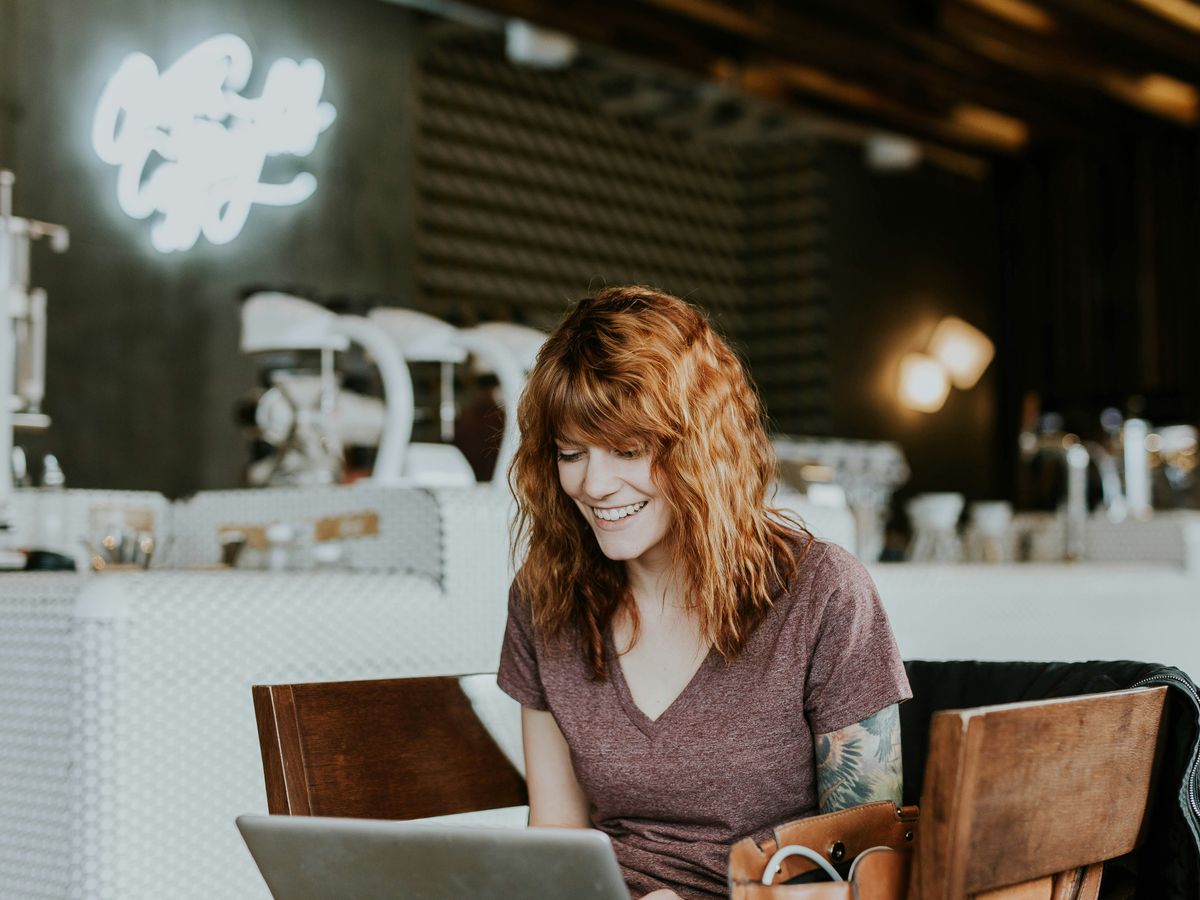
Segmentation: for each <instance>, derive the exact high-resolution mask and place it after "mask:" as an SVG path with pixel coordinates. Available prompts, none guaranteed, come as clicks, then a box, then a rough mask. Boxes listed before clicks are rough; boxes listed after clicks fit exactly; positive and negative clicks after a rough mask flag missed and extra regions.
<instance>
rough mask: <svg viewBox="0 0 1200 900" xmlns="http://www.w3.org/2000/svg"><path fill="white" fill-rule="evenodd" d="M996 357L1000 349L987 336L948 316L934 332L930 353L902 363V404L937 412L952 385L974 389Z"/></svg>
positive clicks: (900, 392) (960, 320)
mask: <svg viewBox="0 0 1200 900" xmlns="http://www.w3.org/2000/svg"><path fill="white" fill-rule="evenodd" d="M995 355H996V346H995V345H994V344H993V343H992V342H991V340H990V339H989V338H988V336H987V335H985V334H984V333H983V332H982V331H980V330H979V329H978V328H976V327H974V326H973V325H970V324H968V323H967V322H964V321H963V320H962V319H960V318H958V317H956V316H947V317H946V318H944V319H942V321H940V322H939V323H938V325H937V328H935V329H934V331H933V336H932V337H931V338H930V339H929V346H928V348H927V352H926V353H909V354H907V355H905V357H904V358H903V359H902V360H900V385H899V394H900V402H901V403H902V404H903V405H904V406H906V407H908V408H909V409H915V410H917V411H918V412H937V411H938V410H939V409H941V408H942V404H944V403H945V402H946V397H947V396H948V395H949V394H950V385H951V384H953V385H954V387H956V388H958V389H959V390H964V391H965V390H969V389H971V388H972V387H974V386H975V384H976V382H978V381H979V378H980V376H981V375H983V372H984V370H985V369H987V367H988V365H989V364H990V363H991V361H992V357H994V356H995Z"/></svg>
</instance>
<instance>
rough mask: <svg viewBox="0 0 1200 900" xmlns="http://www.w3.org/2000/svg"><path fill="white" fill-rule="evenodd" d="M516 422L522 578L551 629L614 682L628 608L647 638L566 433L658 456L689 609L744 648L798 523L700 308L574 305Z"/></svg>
mask: <svg viewBox="0 0 1200 900" xmlns="http://www.w3.org/2000/svg"><path fill="white" fill-rule="evenodd" d="M517 421H518V423H519V425H520V429H521V441H520V445H519V447H518V449H517V452H516V455H515V457H514V458H513V462H512V465H511V466H510V468H509V473H508V474H509V484H510V485H511V487H512V489H513V493H514V494H515V495H516V498H517V519H516V523H515V529H514V539H513V556H514V560H516V559H517V558H518V557H519V556H520V551H521V549H525V551H526V553H525V559H524V563H523V565H522V566H521V568H520V570H519V571H518V572H517V587H518V589H519V591H520V593H521V595H522V596H523V597H524V598H525V600H526V602H528V603H529V604H530V605H531V607H532V613H533V622H534V626H535V628H536V629H537V630H538V632H539V633H540V634H541V635H542V636H543V638H544V639H549V638H551V637H555V636H560V635H570V636H575V637H577V638H578V639H580V641H581V644H582V648H583V652H584V654H585V656H586V658H587V660H588V661H589V663H590V665H591V668H592V672H593V675H594V676H595V677H597V678H603V677H605V675H606V667H605V662H604V634H605V632H606V630H607V629H608V627H609V625H610V624H611V622H612V619H613V617H614V616H615V615H616V614H617V613H618V612H619V611H621V610H622V609H625V610H627V611H628V613H629V614H630V615H631V616H632V617H633V626H634V634H635V636H636V634H637V624H638V620H637V609H636V606H635V605H634V603H633V602H632V594H631V592H630V590H629V586H628V583H627V581H626V576H625V567H624V564H623V563H620V562H614V561H612V560H610V559H608V558H607V557H605V556H604V554H603V553H602V552H601V551H600V548H599V546H598V544H597V542H596V539H595V537H594V535H593V534H592V532H591V528H590V527H589V526H588V525H587V523H586V522H585V521H584V519H583V517H582V516H581V515H580V514H579V511H578V510H577V509H576V507H575V505H574V503H573V502H572V501H571V500H570V498H568V497H567V495H566V493H565V492H564V491H563V490H562V488H561V485H560V484H559V479H558V467H557V461H556V459H557V457H556V454H557V446H556V443H555V439H556V438H562V437H563V436H564V434H566V433H570V435H571V436H572V439H573V440H583V441H586V442H588V443H593V444H599V445H603V446H609V447H613V446H617V447H630V446H636V447H639V448H641V449H644V450H646V451H647V452H648V453H649V454H650V457H651V460H652V463H651V465H652V472H653V475H654V479H655V483H656V484H657V485H658V486H659V490H660V492H661V495H662V497H663V499H664V500H665V501H666V502H667V504H668V505H669V506H670V509H671V512H672V523H671V528H670V531H669V532H668V535H667V538H666V540H667V541H668V546H669V548H670V551H671V559H672V563H673V565H674V570H675V571H676V572H678V573H682V574H683V584H684V588H685V595H686V596H687V598H688V601H689V604H690V608H691V609H692V610H693V611H694V613H695V615H696V616H697V618H698V622H699V625H700V628H701V630H702V632H703V634H704V635H705V636H706V637H707V639H708V640H709V641H710V642H711V644H712V645H713V646H714V647H716V649H717V650H718V652H720V653H721V655H722V656H723V657H724V658H725V659H726V660H727V661H730V660H732V659H733V658H734V657H736V655H737V654H738V653H739V652H740V650H741V648H742V646H743V645H744V644H745V641H746V639H747V638H748V637H749V635H750V633H751V632H752V631H753V630H754V628H755V627H756V626H757V625H758V623H759V622H760V621H761V620H762V618H763V617H764V616H765V615H766V613H767V611H768V610H769V609H770V605H771V598H772V596H774V594H775V593H776V592H777V591H778V590H779V589H780V587H782V585H783V584H784V583H785V582H786V580H787V578H788V577H789V576H790V574H791V572H792V570H793V568H794V567H795V565H796V564H797V563H798V562H799V559H798V557H797V554H796V551H795V536H796V529H800V530H801V531H803V529H802V528H801V527H800V526H799V525H798V524H796V523H795V522H793V521H792V520H791V519H790V518H789V517H788V516H787V515H786V514H785V513H783V512H782V511H781V510H777V509H774V508H772V507H771V506H770V505H769V504H768V492H769V490H770V489H771V485H772V483H773V481H774V477H775V454H774V450H773V448H772V447H771V443H770V441H769V440H768V438H767V434H766V429H765V427H764V423H763V411H762V405H761V403H760V401H759V398H758V395H757V394H756V393H755V391H754V389H753V387H752V386H751V384H750V381H749V379H748V377H747V375H746V373H745V371H744V369H743V367H742V364H741V362H740V361H739V360H738V358H737V356H735V355H734V353H733V351H732V350H731V349H730V347H729V345H728V344H726V343H725V341H724V340H722V339H721V337H720V336H719V335H718V334H717V333H716V331H715V330H714V329H713V328H712V326H711V325H709V323H708V321H707V320H706V319H705V317H704V316H703V315H702V314H701V313H700V311H699V310H697V309H696V308H695V307H693V306H691V305H690V304H688V303H685V302H684V301H683V300H680V299H679V298H677V297H673V296H671V295H670V294H665V293H662V292H659V291H655V290H651V289H649V288H643V287H617V288H608V289H606V290H604V291H601V292H600V293H599V294H597V295H596V296H594V297H589V298H586V299H584V300H581V301H579V302H578V303H577V304H576V306H575V308H574V309H573V310H572V311H571V312H570V313H569V314H568V315H567V317H566V319H565V320H564V321H563V322H562V324H561V325H559V327H558V328H557V330H555V332H554V334H552V335H551V336H550V338H549V339H548V340H547V341H546V343H545V345H544V346H543V347H542V350H541V352H540V353H539V354H538V358H537V362H536V364H535V365H534V367H533V370H532V372H531V373H530V376H529V383H528V384H527V385H526V387H525V393H524V395H523V396H522V398H521V403H520V406H519V408H518V410H517ZM805 534H807V533H806V532H805ZM808 537H809V538H810V540H811V535H809V536H808ZM805 549H806V550H807V545H806V547H805Z"/></svg>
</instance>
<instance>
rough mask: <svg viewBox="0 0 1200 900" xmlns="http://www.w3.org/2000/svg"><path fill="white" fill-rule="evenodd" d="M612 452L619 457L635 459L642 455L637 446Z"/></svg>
mask: <svg viewBox="0 0 1200 900" xmlns="http://www.w3.org/2000/svg"><path fill="white" fill-rule="evenodd" d="M613 453H614V454H616V455H617V456H619V457H621V459H637V458H638V457H639V456H641V455H642V450H641V448H639V447H635V448H634V449H632V450H614V451H613Z"/></svg>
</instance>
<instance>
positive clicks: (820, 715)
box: [804, 545, 912, 734]
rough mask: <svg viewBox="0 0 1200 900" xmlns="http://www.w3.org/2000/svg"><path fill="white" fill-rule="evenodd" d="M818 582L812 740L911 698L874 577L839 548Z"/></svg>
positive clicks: (808, 707)
mask: <svg viewBox="0 0 1200 900" xmlns="http://www.w3.org/2000/svg"><path fill="white" fill-rule="evenodd" d="M821 565H822V566H823V567H825V568H826V571H825V572H822V573H821V574H820V577H819V578H818V579H817V581H818V583H819V584H821V586H822V590H823V591H824V592H825V598H824V603H823V604H820V605H819V606H818V608H819V610H820V614H819V620H818V621H817V622H816V623H815V639H814V643H813V645H812V651H811V654H810V656H809V667H808V678H807V686H806V689H805V697H804V711H805V714H806V715H807V717H808V721H809V725H810V727H811V728H812V732H813V734H828V733H830V732H832V731H837V730H839V729H841V728H845V727H846V726H848V725H853V724H854V723H855V722H861V721H862V720H863V719H865V718H867V717H868V716H870V715H873V714H874V713H877V712H879V710H881V709H883V708H884V707H885V706H890V705H891V704H893V703H899V702H900V701H902V700H907V699H909V698H910V697H911V696H912V691H911V690H910V689H909V686H908V677H907V676H906V675H905V674H904V662H903V660H902V659H901V657H900V650H899V648H898V647H897V646H896V638H895V636H894V635H893V634H892V626H891V624H890V623H889V622H888V617H887V612H886V611H885V610H884V608H883V601H882V600H880V598H879V591H878V590H877V589H876V587H875V582H874V581H873V580H872V579H871V576H870V574H868V572H867V570H866V569H865V568H864V567H863V565H862V563H860V562H859V561H858V560H857V559H855V558H854V557H853V556H851V555H850V554H849V553H848V552H846V551H845V550H843V549H842V548H840V547H836V546H832V545H831V546H830V548H829V552H828V553H827V554H826V557H825V559H824V560H822V562H821Z"/></svg>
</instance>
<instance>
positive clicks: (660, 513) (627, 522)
mask: <svg viewBox="0 0 1200 900" xmlns="http://www.w3.org/2000/svg"><path fill="white" fill-rule="evenodd" d="M556 444H557V446H558V480H559V483H560V484H561V485H562V488H563V491H565V492H566V494H567V496H568V497H570V498H571V499H572V500H573V501H574V502H575V505H576V506H577V507H579V511H580V513H582V514H583V517H584V519H586V520H587V523H588V525H590V526H591V529H592V533H593V534H594V535H595V536H596V542H597V543H598V544H599V545H600V550H601V552H602V553H603V554H604V555H605V556H607V557H608V558H609V559H612V560H619V561H622V562H626V563H629V562H636V563H638V564H640V565H644V566H649V567H653V568H656V569H658V568H664V567H665V566H667V565H668V564H669V553H668V548H667V547H666V544H665V541H664V539H665V538H666V536H667V531H668V530H669V529H670V527H671V510H670V507H669V506H668V505H667V503H666V500H665V499H664V498H663V497H662V494H661V493H660V492H659V489H658V485H656V484H655V482H654V476H653V473H652V471H651V465H650V462H651V461H650V454H649V453H646V452H644V451H639V450H622V449H613V448H608V447H600V446H593V445H589V444H586V443H584V442H572V441H570V440H569V439H566V438H563V439H560V440H558V441H556Z"/></svg>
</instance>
